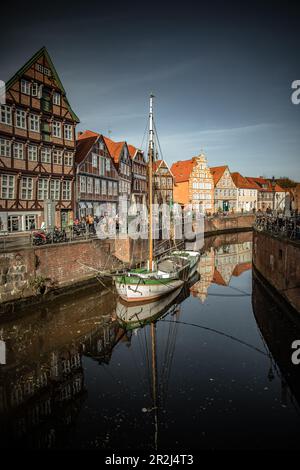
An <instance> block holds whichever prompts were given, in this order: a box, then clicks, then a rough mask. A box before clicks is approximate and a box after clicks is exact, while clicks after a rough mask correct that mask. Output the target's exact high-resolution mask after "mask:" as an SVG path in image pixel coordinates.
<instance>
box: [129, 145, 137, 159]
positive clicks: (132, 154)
mask: <svg viewBox="0 0 300 470" xmlns="http://www.w3.org/2000/svg"><path fill="white" fill-rule="evenodd" d="M128 151H129V155H130V158H131V159H133V158H134V157H135V156H136V153H137V151H138V149H137V148H136V147H135V146H134V145H131V144H128Z"/></svg>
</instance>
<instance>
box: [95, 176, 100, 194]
mask: <svg viewBox="0 0 300 470" xmlns="http://www.w3.org/2000/svg"><path fill="white" fill-rule="evenodd" d="M95 194H100V180H99V178H96V179H95Z"/></svg>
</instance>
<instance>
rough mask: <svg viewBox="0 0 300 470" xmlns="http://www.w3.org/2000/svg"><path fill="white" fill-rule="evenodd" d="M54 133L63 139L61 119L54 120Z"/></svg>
mask: <svg viewBox="0 0 300 470" xmlns="http://www.w3.org/2000/svg"><path fill="white" fill-rule="evenodd" d="M52 135H53V137H57V138H59V139H61V122H60V121H53V122H52Z"/></svg>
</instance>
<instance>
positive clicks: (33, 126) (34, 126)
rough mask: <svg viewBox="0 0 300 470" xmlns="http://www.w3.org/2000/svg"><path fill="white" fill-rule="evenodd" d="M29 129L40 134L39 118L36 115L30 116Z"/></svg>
mask: <svg viewBox="0 0 300 470" xmlns="http://www.w3.org/2000/svg"><path fill="white" fill-rule="evenodd" d="M29 129H30V130H31V131H33V132H40V116H38V115H37V114H30V116H29Z"/></svg>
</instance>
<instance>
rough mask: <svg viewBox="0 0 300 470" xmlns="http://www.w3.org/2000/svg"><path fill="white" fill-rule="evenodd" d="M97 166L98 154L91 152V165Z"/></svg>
mask: <svg viewBox="0 0 300 470" xmlns="http://www.w3.org/2000/svg"><path fill="white" fill-rule="evenodd" d="M97 166H98V156H97V155H96V154H95V153H93V154H92V167H93V168H97Z"/></svg>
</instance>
